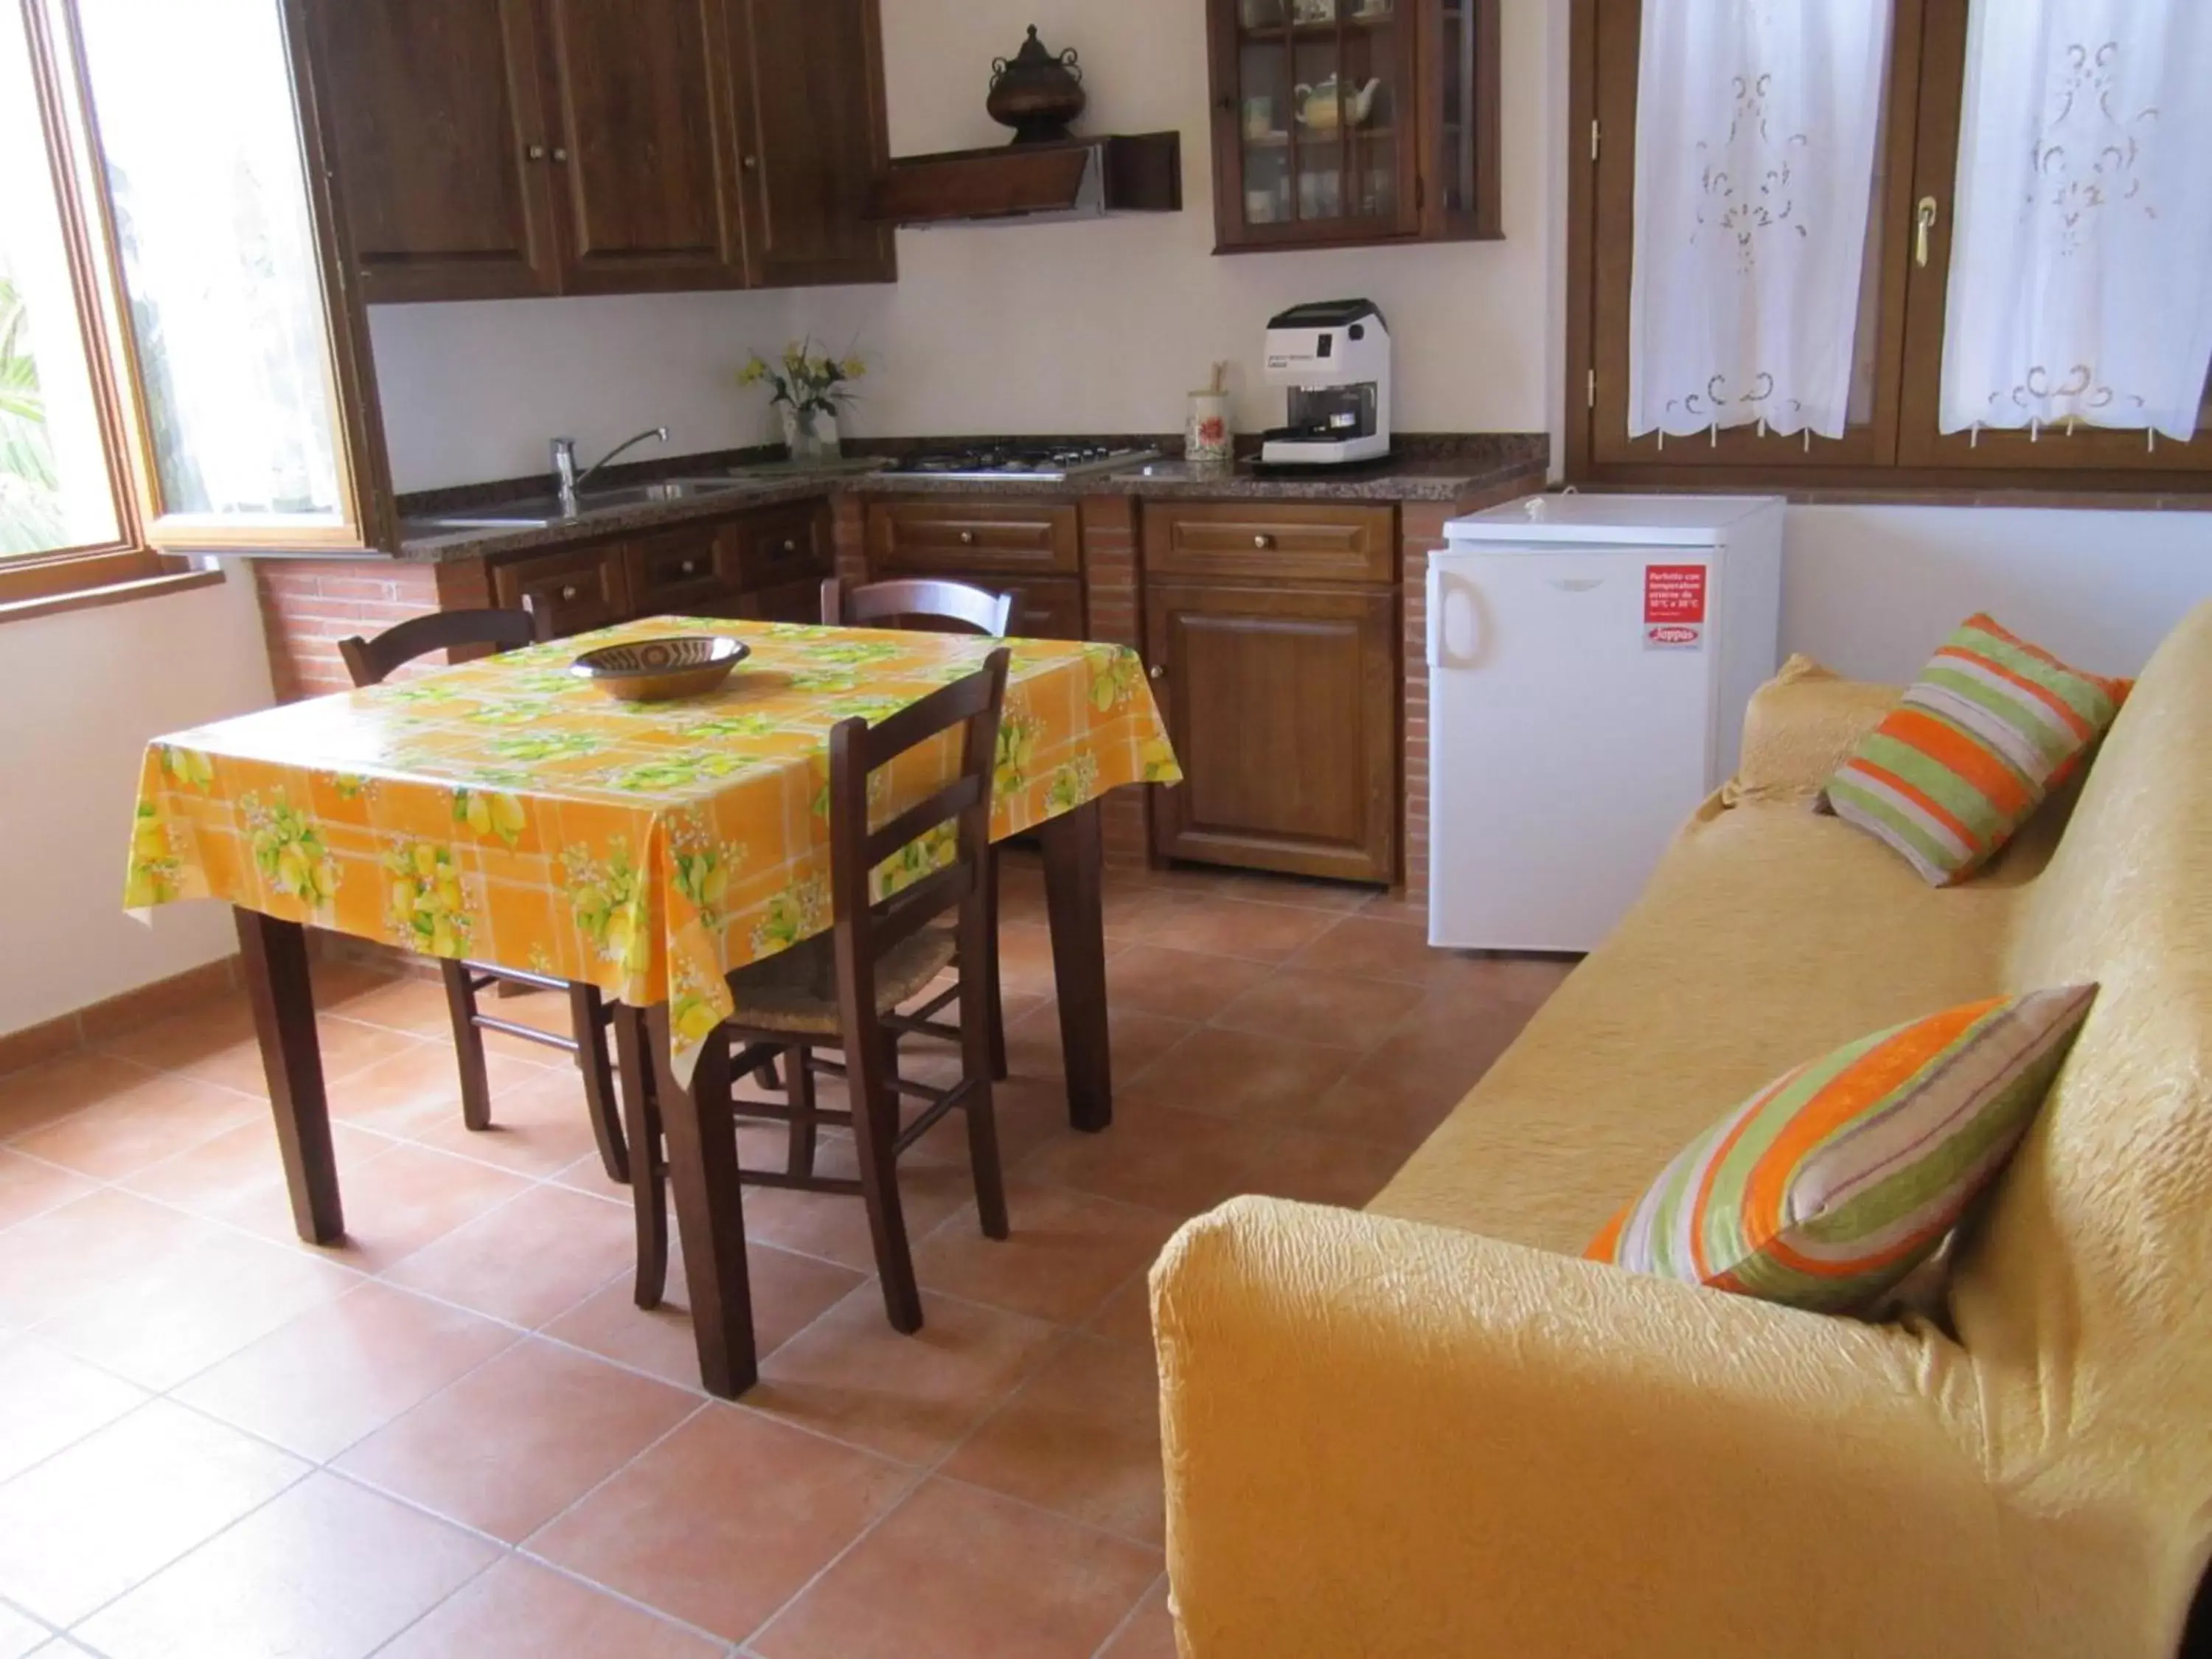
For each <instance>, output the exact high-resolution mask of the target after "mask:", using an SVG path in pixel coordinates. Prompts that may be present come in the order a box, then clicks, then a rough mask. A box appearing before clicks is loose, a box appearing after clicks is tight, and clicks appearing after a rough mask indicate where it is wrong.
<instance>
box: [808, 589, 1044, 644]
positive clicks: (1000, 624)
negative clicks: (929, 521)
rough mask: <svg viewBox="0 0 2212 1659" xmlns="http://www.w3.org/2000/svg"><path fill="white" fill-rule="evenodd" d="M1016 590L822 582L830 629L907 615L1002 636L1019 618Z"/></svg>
mask: <svg viewBox="0 0 2212 1659" xmlns="http://www.w3.org/2000/svg"><path fill="white" fill-rule="evenodd" d="M1021 610H1022V600H1021V595H1020V594H1018V593H990V592H985V591H984V590H983V589H981V588H980V587H970V586H969V585H968V584H967V583H965V582H950V581H929V580H911V581H896V582H870V583H868V584H867V585H866V586H864V587H854V588H848V587H846V586H844V585H843V584H842V582H840V581H839V580H837V579H836V577H835V576H832V577H830V578H829V580H827V581H825V582H823V584H822V620H823V623H824V624H825V625H826V626H828V627H830V628H836V627H839V626H846V627H854V628H858V627H864V626H866V625H867V624H869V623H890V624H893V625H896V624H897V623H902V622H905V621H907V620H909V619H916V618H918V619H921V620H923V621H927V622H940V623H961V624H963V626H965V627H966V628H968V629H971V630H972V631H974V632H975V633H978V634H987V635H990V636H991V637H992V638H993V639H1000V640H1002V639H1004V638H1006V635H1009V634H1011V633H1012V632H1013V631H1014V629H1015V627H1016V625H1017V624H1018V623H1019V621H1020V619H1021Z"/></svg>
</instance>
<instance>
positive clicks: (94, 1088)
mask: <svg viewBox="0 0 2212 1659" xmlns="http://www.w3.org/2000/svg"><path fill="white" fill-rule="evenodd" d="M152 1075H153V1073H150V1072H149V1070H148V1069H147V1068H146V1067H145V1066H136V1065H132V1064H131V1063H130V1062H129V1061H127V1060H118V1059H116V1058H115V1057H114V1056H113V1055H112V1054H101V1053H100V1051H99V1050H98V1049H95V1048H86V1049H82V1050H80V1051H79V1052H77V1053H76V1054H64V1055H63V1056H62V1057H61V1058H60V1059H58V1060H48V1061H46V1063H45V1064H44V1065H42V1066H29V1067H27V1069H25V1070H23V1071H20V1072H10V1073H8V1075H7V1076H5V1077H0V1140H12V1139H15V1137H16V1136H18V1135H23V1134H28V1133H30V1132H31V1131H32V1130H33V1129H37V1128H40V1127H43V1126H45V1125H46V1124H49V1123H52V1122H53V1121H56V1120H57V1119H59V1118H64V1117H67V1116H68V1115H70V1113H72V1112H75V1111H77V1110H80V1109H82V1108H84V1107H87V1106H90V1105H92V1104H94V1103H96V1102H98V1101H102V1100H106V1099H107V1098H108V1097H110V1096H112V1095H119V1094H122V1093H125V1091H129V1090H131V1089H133V1088H136V1087H137V1086H138V1085H142V1084H143V1083H145V1082H146V1081H147V1080H148V1079H149V1078H150V1077H151V1076H152Z"/></svg>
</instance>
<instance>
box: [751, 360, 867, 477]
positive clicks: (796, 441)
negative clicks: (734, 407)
mask: <svg viewBox="0 0 2212 1659" xmlns="http://www.w3.org/2000/svg"><path fill="white" fill-rule="evenodd" d="M867 373H868V362H867V359H866V358H865V357H863V356H860V353H859V352H857V351H854V352H848V354H847V355H846V356H842V357H833V356H830V355H829V353H828V352H826V351H817V349H815V347H814V343H813V341H812V339H811V338H808V339H802V340H794V341H793V342H792V343H790V344H789V345H787V346H786V347H784V349H783V356H781V358H780V359H778V360H776V361H775V362H769V359H767V358H765V357H763V356H761V355H760V353H758V352H757V351H756V352H755V353H753V355H752V356H750V358H748V359H747V360H746V362H745V366H744V368H741V369H739V370H738V385H739V386H768V387H769V388H770V391H769V404H770V405H771V406H773V407H774V408H775V409H776V410H777V411H778V412H779V413H781V415H782V416H783V436H784V441H785V442H786V443H787V444H788V445H789V446H790V448H791V458H792V459H793V460H795V461H813V460H831V459H836V455H837V453H838V438H837V416H838V415H839V414H840V413H841V412H842V410H843V409H844V408H845V406H846V405H847V404H850V403H851V402H852V401H853V399H854V398H855V397H857V396H858V395H859V394H858V393H857V392H855V391H854V389H853V388H854V385H855V384H856V383H857V382H859V381H860V380H864V379H866V376H867Z"/></svg>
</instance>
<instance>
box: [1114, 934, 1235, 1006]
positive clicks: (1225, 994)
mask: <svg viewBox="0 0 2212 1659" xmlns="http://www.w3.org/2000/svg"><path fill="white" fill-rule="evenodd" d="M1267 971H1268V970H1267V967H1266V966H1265V965H1264V964H1262V963H1256V962H1247V961H1245V960H1244V959H1243V957H1220V956H1206V955H1201V954H1200V952H1198V951H1170V950H1168V949H1166V948H1165V947H1164V946H1161V945H1131V946H1129V948H1128V949H1127V950H1126V951H1122V952H1121V954H1120V955H1119V956H1117V957H1115V958H1114V959H1113V961H1111V962H1109V963H1107V965H1106V995H1107V998H1108V1000H1109V1006H1111V1007H1115V1008H1138V1009H1142V1010H1143V1011H1145V1012H1147V1013H1154V1014H1171V1015H1173V1016H1175V1017H1176V1018H1178V1019H1194V1020H1208V1019H1212V1018H1213V1017H1214V1016H1215V1015H1216V1014H1218V1013H1219V1012H1221V1011H1222V1010H1223V1009H1224V1008H1225V1007H1227V1006H1229V1005H1230V1004H1231V1002H1233V1001H1234V1000H1236V999H1237V997H1239V996H1241V995H1243V994H1244V993H1245V992H1247V991H1249V990H1250V989H1251V988H1252V987H1254V986H1255V985H1256V984H1258V983H1259V982H1260V981H1261V980H1263V979H1265V978H1267Z"/></svg>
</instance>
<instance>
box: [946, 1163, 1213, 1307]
mask: <svg viewBox="0 0 2212 1659" xmlns="http://www.w3.org/2000/svg"><path fill="white" fill-rule="evenodd" d="M1006 1211H1007V1217H1008V1220H1009V1223H1010V1236H1009V1237H1006V1238H1003V1239H994V1238H987V1237H984V1236H983V1233H982V1231H981V1229H980V1228H979V1227H978V1226H977V1225H976V1223H975V1206H973V1205H969V1206H966V1207H963V1208H962V1209H960V1210H958V1211H956V1212H954V1213H953V1214H952V1215H951V1216H950V1217H948V1218H946V1219H945V1221H944V1222H942V1223H941V1224H939V1226H938V1227H937V1228H936V1230H935V1231H933V1232H931V1233H930V1234H929V1236H928V1237H926V1238H923V1239H921V1240H920V1241H919V1242H918V1243H916V1244H915V1251H914V1260H915V1277H916V1278H917V1279H920V1280H921V1284H922V1285H923V1286H924V1287H925V1288H927V1289H929V1290H933V1291H945V1293H946V1294H948V1295H951V1296H957V1297H965V1298H966V1299H967V1300H969V1301H970V1302H982V1303H987V1304H989V1305H991V1306H992V1307H994V1308H1005V1309H1006V1310H1009V1311H1010V1312H1013V1313H1021V1314H1027V1315H1029V1316H1030V1317H1031V1318H1033V1319H1042V1320H1045V1321H1048V1322H1050V1323H1052V1324H1055V1325H1079V1324H1081V1323H1082V1322H1084V1321H1085V1320H1086V1319H1088V1318H1089V1317H1090V1316H1091V1315H1092V1314H1093V1313H1095V1312H1097V1309H1098V1306H1099V1304H1101V1303H1103V1301H1105V1299H1106V1298H1107V1297H1108V1296H1109V1295H1110V1294H1112V1292H1113V1291H1115V1289H1116V1288H1117V1287H1118V1286H1119V1285H1121V1284H1122V1282H1123V1281H1124V1280H1126V1279H1127V1278H1128V1277H1129V1275H1130V1274H1131V1273H1133V1272H1135V1271H1136V1270H1137V1269H1139V1268H1140V1267H1146V1266H1147V1265H1148V1264H1149V1263H1150V1262H1151V1261H1152V1258H1153V1257H1154V1256H1156V1255H1158V1254H1159V1249H1160V1246H1161V1245H1163V1244H1164V1243H1166V1242H1167V1238H1168V1235H1169V1234H1170V1233H1172V1232H1173V1231H1175V1230H1176V1218H1174V1217H1173V1216H1170V1215H1164V1214H1161V1213H1160V1212H1158V1211H1154V1210H1144V1209H1139V1208H1137V1207H1135V1206H1133V1205H1127V1204H1117V1203H1115V1202H1114V1201H1113V1200H1110V1199H1103V1198H1095V1197H1093V1196H1091V1194H1088V1193H1079V1192H1074V1191H1071V1190H1069V1189H1067V1188H1059V1187H1044V1186H1039V1185H1036V1184H1035V1183H1033V1182H1025V1181H1016V1182H1009V1183H1007V1191H1006Z"/></svg>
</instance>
